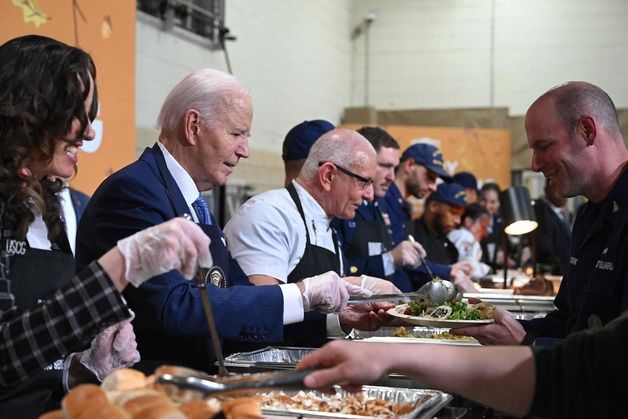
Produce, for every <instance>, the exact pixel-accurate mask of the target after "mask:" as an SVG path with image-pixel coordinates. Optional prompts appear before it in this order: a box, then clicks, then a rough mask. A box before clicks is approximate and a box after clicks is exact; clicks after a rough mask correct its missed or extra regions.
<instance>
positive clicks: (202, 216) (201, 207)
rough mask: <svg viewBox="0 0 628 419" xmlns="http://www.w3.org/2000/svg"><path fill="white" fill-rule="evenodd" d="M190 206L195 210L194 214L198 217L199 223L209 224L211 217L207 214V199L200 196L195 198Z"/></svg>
mask: <svg viewBox="0 0 628 419" xmlns="http://www.w3.org/2000/svg"><path fill="white" fill-rule="evenodd" d="M192 208H194V211H196V215H197V217H198V221H199V222H200V223H201V224H211V223H212V219H211V217H210V216H209V208H208V207H207V201H205V198H203V197H202V196H199V197H198V198H196V200H195V201H194V202H192Z"/></svg>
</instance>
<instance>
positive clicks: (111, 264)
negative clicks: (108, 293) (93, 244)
mask: <svg viewBox="0 0 628 419" xmlns="http://www.w3.org/2000/svg"><path fill="white" fill-rule="evenodd" d="M98 263H99V264H100V266H101V267H102V269H103V270H104V271H105V272H106V273H107V275H108V276H109V278H110V279H111V282H113V284H114V285H115V287H116V289H117V290H118V291H120V292H122V290H124V288H126V286H127V285H128V282H127V280H126V277H125V264H124V257H122V253H120V251H119V250H118V248H117V247H114V248H113V249H111V250H109V251H108V252H107V253H105V254H104V255H102V256H101V257H100V259H98Z"/></svg>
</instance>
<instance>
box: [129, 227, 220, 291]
mask: <svg viewBox="0 0 628 419" xmlns="http://www.w3.org/2000/svg"><path fill="white" fill-rule="evenodd" d="M209 243H210V240H209V237H207V235H206V234H205V233H204V232H203V230H202V229H201V228H200V227H199V226H198V225H196V224H195V223H193V222H192V221H188V220H186V219H184V218H173V219H172V220H170V221H167V222H165V223H162V224H159V225H156V226H154V227H150V228H147V229H146V230H142V231H140V232H137V233H135V234H133V235H132V236H129V237H127V238H126V239H122V240H120V241H119V242H118V249H119V250H120V253H122V256H123V257H124V262H125V264H126V271H125V274H126V279H127V281H129V282H130V283H131V284H133V285H134V286H135V287H139V286H140V285H141V284H142V283H143V282H144V281H146V280H147V279H149V278H152V277H154V276H156V275H159V274H163V273H166V272H168V271H171V270H173V269H178V270H179V271H181V273H182V274H183V276H184V277H185V278H187V279H192V277H193V276H194V273H195V272H196V270H197V269H198V267H199V266H201V267H203V268H211V266H212V265H213V259H212V256H211V253H209Z"/></svg>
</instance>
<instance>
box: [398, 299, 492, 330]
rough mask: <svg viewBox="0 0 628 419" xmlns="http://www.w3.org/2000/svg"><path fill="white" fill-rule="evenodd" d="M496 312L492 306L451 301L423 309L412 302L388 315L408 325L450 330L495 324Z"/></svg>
mask: <svg viewBox="0 0 628 419" xmlns="http://www.w3.org/2000/svg"><path fill="white" fill-rule="evenodd" d="M494 312H495V307H493V306H492V305H490V304H487V303H478V304H468V303H466V302H464V301H450V302H447V303H445V304H442V305H440V306H435V307H422V306H421V305H420V304H417V303H415V302H412V301H411V302H410V303H408V304H400V305H398V306H395V307H393V308H391V309H390V310H388V314H390V315H391V316H393V317H397V318H399V319H402V320H403V321H404V322H406V323H408V324H412V325H418V326H431V327H443V328H449V329H451V328H455V327H465V326H481V325H484V324H490V323H493V322H494V321H495V320H494V319H493V313H494Z"/></svg>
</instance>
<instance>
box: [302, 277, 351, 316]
mask: <svg viewBox="0 0 628 419" xmlns="http://www.w3.org/2000/svg"><path fill="white" fill-rule="evenodd" d="M301 283H302V284H303V309H304V310H305V311H308V310H318V311H320V312H321V313H325V314H326V313H333V312H336V311H339V310H340V309H342V308H343V307H344V306H346V305H347V300H348V299H349V291H348V290H347V288H348V287H349V285H351V284H347V283H346V282H345V281H343V279H342V278H340V277H339V276H338V274H337V273H336V272H334V271H329V272H325V273H324V274H320V275H316V276H311V277H309V278H305V279H304V280H303V281H301ZM352 287H354V286H352ZM355 288H359V287H357V286H355Z"/></svg>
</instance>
